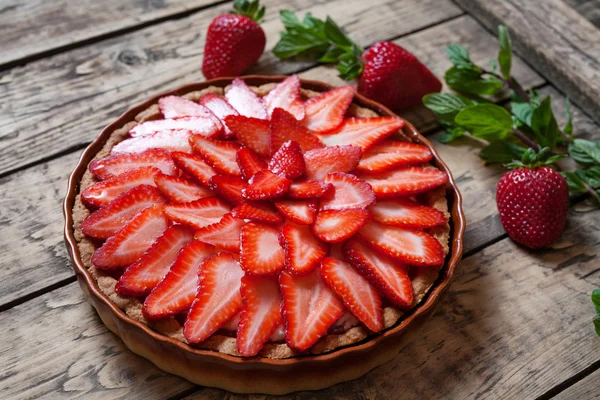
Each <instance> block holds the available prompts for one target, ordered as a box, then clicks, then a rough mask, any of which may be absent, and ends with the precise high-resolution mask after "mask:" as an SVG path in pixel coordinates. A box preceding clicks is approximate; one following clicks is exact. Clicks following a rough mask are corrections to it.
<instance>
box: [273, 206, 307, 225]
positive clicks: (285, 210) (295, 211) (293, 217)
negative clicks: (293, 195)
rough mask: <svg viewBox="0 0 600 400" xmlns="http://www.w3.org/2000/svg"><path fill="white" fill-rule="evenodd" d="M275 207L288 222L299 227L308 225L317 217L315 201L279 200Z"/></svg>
mask: <svg viewBox="0 0 600 400" xmlns="http://www.w3.org/2000/svg"><path fill="white" fill-rule="evenodd" d="M275 207H277V209H278V210H279V212H280V213H282V214H283V215H285V217H286V218H288V219H289V220H290V221H292V222H295V223H297V224H301V225H310V224H312V223H313V222H314V221H315V217H316V216H317V207H318V204H317V200H281V201H277V202H275Z"/></svg>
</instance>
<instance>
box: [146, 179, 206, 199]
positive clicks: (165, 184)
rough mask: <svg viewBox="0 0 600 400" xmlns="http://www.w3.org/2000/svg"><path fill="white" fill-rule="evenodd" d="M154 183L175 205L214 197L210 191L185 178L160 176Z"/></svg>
mask: <svg viewBox="0 0 600 400" xmlns="http://www.w3.org/2000/svg"><path fill="white" fill-rule="evenodd" d="M154 183H156V186H157V187H158V188H159V189H160V191H161V192H162V193H163V194H164V195H165V196H167V197H168V198H169V200H171V201H172V202H174V203H187V202H190V201H194V200H199V199H202V198H204V197H210V196H214V193H213V192H211V191H210V190H208V189H206V188H204V187H202V186H198V185H196V184H195V183H194V182H192V181H190V180H188V179H185V178H179V177H175V176H169V175H165V174H158V175H156V176H155V177H154Z"/></svg>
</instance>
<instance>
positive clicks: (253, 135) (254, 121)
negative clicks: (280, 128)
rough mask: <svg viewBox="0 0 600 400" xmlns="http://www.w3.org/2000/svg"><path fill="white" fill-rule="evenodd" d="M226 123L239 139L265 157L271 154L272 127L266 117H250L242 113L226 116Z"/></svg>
mask: <svg viewBox="0 0 600 400" xmlns="http://www.w3.org/2000/svg"><path fill="white" fill-rule="evenodd" d="M225 123H226V124H227V126H228V127H229V129H231V131H232V132H233V133H235V136H236V138H237V140H238V141H239V142H240V143H241V144H243V145H244V146H246V147H248V148H249V149H252V150H253V151H255V152H256V153H257V154H260V155H261V156H263V157H267V156H269V155H270V154H271V153H270V152H269V146H270V143H271V128H270V126H269V121H267V120H265V119H258V118H249V117H244V116H241V115H239V116H238V115H231V116H229V117H226V118H225Z"/></svg>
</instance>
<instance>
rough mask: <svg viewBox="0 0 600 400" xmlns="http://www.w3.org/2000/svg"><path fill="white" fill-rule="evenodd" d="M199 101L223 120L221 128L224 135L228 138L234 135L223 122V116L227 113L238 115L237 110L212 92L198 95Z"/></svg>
mask: <svg viewBox="0 0 600 400" xmlns="http://www.w3.org/2000/svg"><path fill="white" fill-rule="evenodd" d="M199 103H200V104H202V105H203V106H204V107H206V108H208V109H209V110H210V111H211V112H212V113H213V114H214V115H215V116H216V117H217V118H219V119H220V120H221V121H222V122H223V128H224V132H225V137H226V138H229V137H232V136H234V135H233V132H231V130H230V129H229V127H228V126H227V124H225V123H224V122H225V117H227V116H228V115H239V114H238V112H237V111H235V109H234V108H233V107H231V105H230V104H229V103H228V102H227V101H226V100H225V99H224V98H222V97H219V96H217V95H216V94H214V93H207V94H205V95H204V96H202V97H200V100H199Z"/></svg>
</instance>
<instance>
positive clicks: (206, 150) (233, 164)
mask: <svg viewBox="0 0 600 400" xmlns="http://www.w3.org/2000/svg"><path fill="white" fill-rule="evenodd" d="M190 142H191V144H192V149H193V150H194V152H195V153H198V154H199V155H200V157H202V159H204V161H206V162H207V163H208V164H209V165H210V166H211V167H213V168H214V169H216V170H217V171H219V172H221V173H224V174H229V175H236V176H240V175H241V173H240V168H239V167H238V165H237V161H236V155H237V151H238V150H239V149H240V145H239V144H237V143H235V142H226V141H222V140H212V139H207V138H205V137H202V136H200V135H193V136H192V138H191V139H190Z"/></svg>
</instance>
